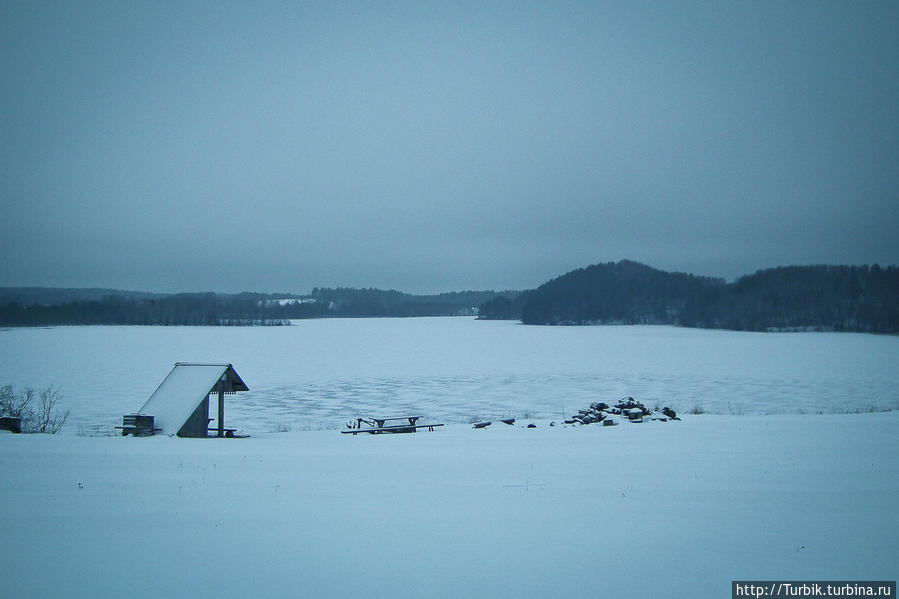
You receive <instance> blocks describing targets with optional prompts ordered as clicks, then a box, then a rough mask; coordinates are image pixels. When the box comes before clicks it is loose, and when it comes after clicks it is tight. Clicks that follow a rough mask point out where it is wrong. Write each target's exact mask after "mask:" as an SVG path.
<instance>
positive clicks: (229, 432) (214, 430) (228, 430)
mask: <svg viewBox="0 0 899 599" xmlns="http://www.w3.org/2000/svg"><path fill="white" fill-rule="evenodd" d="M207 430H208V431H209V432H210V433H215V436H216V437H217V436H218V432H219V429H218V428H209V429H207ZM236 430H237V429H236V428H223V429H222V431H223V432H224V433H225V436H226V437H233V436H234V432H235V431H236Z"/></svg>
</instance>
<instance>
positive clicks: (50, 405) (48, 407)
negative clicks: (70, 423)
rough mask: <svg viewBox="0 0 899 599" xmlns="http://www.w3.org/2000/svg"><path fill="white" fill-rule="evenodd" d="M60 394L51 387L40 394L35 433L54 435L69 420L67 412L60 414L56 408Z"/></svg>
mask: <svg viewBox="0 0 899 599" xmlns="http://www.w3.org/2000/svg"><path fill="white" fill-rule="evenodd" d="M60 398H62V394H61V393H60V392H59V389H54V388H53V386H52V385H51V386H50V387H47V388H46V389H43V390H42V391H41V393H40V400H41V401H40V406H38V411H37V432H39V433H50V434H51V435H55V434H56V433H58V432H59V430H60V429H61V428H62V427H63V426H65V423H66V421H67V420H68V419H69V411H68V410H66V411H65V412H60V411H59V410H58V409H57V408H56V404H57V403H59V400H60Z"/></svg>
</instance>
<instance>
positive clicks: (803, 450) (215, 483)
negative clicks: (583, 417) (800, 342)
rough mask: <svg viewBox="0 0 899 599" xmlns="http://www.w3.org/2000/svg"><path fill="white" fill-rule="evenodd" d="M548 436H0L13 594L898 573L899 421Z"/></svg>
mask: <svg viewBox="0 0 899 599" xmlns="http://www.w3.org/2000/svg"><path fill="white" fill-rule="evenodd" d="M523 424H524V423H521V425H523ZM536 424H537V425H538V428H536V429H527V428H524V427H523V426H519V425H518V423H516V426H506V425H503V424H494V425H493V426H490V427H488V428H486V429H483V430H474V429H472V428H471V427H470V426H467V425H453V426H447V427H444V428H440V429H436V430H435V431H433V432H420V433H417V434H414V435H408V434H407V435H377V436H370V435H360V436H351V435H341V434H338V433H337V432H336V431H313V432H293V433H281V434H274V433H266V434H262V435H259V436H256V437H253V438H250V439H210V440H205V439H204V440H197V439H178V438H171V437H160V436H157V437H149V438H140V439H134V438H131V437H127V438H122V437H103V438H87V437H78V436H76V435H67V436H60V435H57V436H49V435H13V434H8V433H7V434H0V472H2V474H3V476H2V477H0V547H2V548H3V549H2V554H3V580H4V582H3V588H2V592H0V594H2V595H3V596H9V597H33V598H42V597H69V598H76V599H77V598H81V597H84V598H97V597H118V596H122V595H127V596H136V597H224V598H229V597H234V598H238V597H239V598H246V597H272V598H277V597H291V598H293V597H358V596H364V597H617V598H627V597H726V596H729V593H730V581H731V580H734V579H743V580H745V579H792V580H797V579H828V580H833V579H843V580H886V579H889V580H895V579H896V577H897V574H899V568H897V563H899V562H897V560H896V556H897V555H899V520H897V519H896V517H895V510H896V505H895V504H896V497H897V496H899V458H897V456H899V441H897V436H896V429H897V426H899V412H891V413H880V414H859V415H823V416H819V415H807V416H795V415H792V416H789V415H780V416H718V415H703V416H689V415H686V416H685V417H684V420H683V421H682V422H667V423H661V422H646V423H643V424H630V423H625V424H622V425H621V426H615V427H599V426H594V425H591V426H584V427H578V428H570V427H569V428H562V427H558V426H556V427H549V426H548V425H547V423H546V422H543V421H537V422H536Z"/></svg>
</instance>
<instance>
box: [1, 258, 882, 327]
mask: <svg viewBox="0 0 899 599" xmlns="http://www.w3.org/2000/svg"><path fill="white" fill-rule="evenodd" d="M475 315H477V316H478V318H480V319H484V320H520V321H521V322H523V323H524V324H534V325H591V324H668V325H679V326H686V327H698V328H716V329H732V330H745V331H769V330H785V331H813V330H817V331H855V332H873V333H899V268H897V267H895V266H888V267H881V266H879V265H876V264H875V265H873V266H828V265H817V266H782V267H777V268H771V269H766V270H760V271H758V272H756V273H754V274H751V275H746V276H743V277H741V278H739V279H737V280H736V281H734V282H732V283H728V282H726V281H724V280H723V279H716V278H710V277H701V276H695V275H692V274H686V273H676V272H675V273H673V272H666V271H661V270H658V269H655V268H652V267H649V266H646V265H644V264H640V263H637V262H633V261H630V260H622V261H619V262H607V263H602V264H594V265H592V266H588V267H586V268H581V269H577V270H574V271H571V272H569V273H567V274H564V275H561V276H559V277H556V278H555V279H552V280H551V281H548V282H546V283H544V284H543V285H541V286H539V287H537V288H536V289H532V290H528V291H523V292H520V291H502V292H495V291H463V292H450V293H441V294H435V295H413V294H407V293H402V292H400V291H395V290H390V291H385V290H381V289H357V288H344V287H340V288H315V289H313V291H312V293H311V294H309V295H296V294H288V293H282V294H264V293H238V294H216V293H178V294H159V293H147V292H134V291H118V290H108V289H58V288H35V287H30V288H26V287H18V288H17V287H6V288H0V326H53V325H95V324H106V325H167V326H174V325H199V326H228V325H232V326H249V325H283V324H289V320H291V319H305V318H328V317H340V318H365V317H414V316H475Z"/></svg>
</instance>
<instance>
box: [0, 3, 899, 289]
mask: <svg viewBox="0 0 899 599" xmlns="http://www.w3.org/2000/svg"><path fill="white" fill-rule="evenodd" d="M897 31H899V3H897V2H892V1H889V2H887V1H884V2H862V1H858V2H854V1H845V0H839V1H836V2H826V1H821V0H815V1H812V2H795V1H788V2H785V1H782V0H777V1H775V2H740V3H729V2H722V1H720V0H713V1H710V2H650V3H642V2H631V1H628V2H611V3H606V2H598V1H592V2H583V3H563V2H557V1H553V2H546V3H531V2H508V3H506V2H500V3H492V2H480V1H478V2H433V3H430V2H417V1H416V2H408V3H395V2H352V3H335V2H322V3H311V2H310V3H303V2H208V3H207V2H146V3H142V2H119V1H114V2H108V3H94V2H83V1H79V2H53V3H46V2H30V1H29V2H12V1H0V73H2V77H0V91H2V93H0V103H2V104H0V132H2V141H0V171H2V172H0V175H2V176H0V201H2V209H3V210H2V218H0V285H4V286H24V285H41V286H67V287H88V286H92V287H93V286H100V287H116V288H123V289H139V290H152V291H205V290H210V291H241V290H253V291H266V292H274V291H290V292H298V293H303V292H308V291H309V290H311V289H312V287H314V286H338V285H341V286H357V287H369V286H373V287H381V288H395V289H401V290H404V291H410V292H436V291H448V290H461V289H488V288H489V289H504V288H530V287H535V286H537V285H539V284H541V283H543V282H544V281H546V280H547V279H549V278H552V277H554V276H557V275H559V274H562V273H564V272H567V271H569V270H572V269H574V268H579V267H582V266H586V265H589V264H594V263H597V262H606V261H610V260H619V259H622V258H630V259H634V260H638V261H641V262H645V263H647V264H649V265H651V266H654V267H657V268H662V269H665V270H679V271H686V272H693V273H695V274H701V275H711V276H721V277H726V278H728V279H731V278H734V277H736V276H738V275H741V274H748V273H751V272H753V271H755V270H756V269H759V268H766V267H771V266H777V265H785V264H812V263H829V264H872V263H874V262H878V263H880V264H882V265H886V264H899V67H897V65H899V35H897V33H896V32H897Z"/></svg>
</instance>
